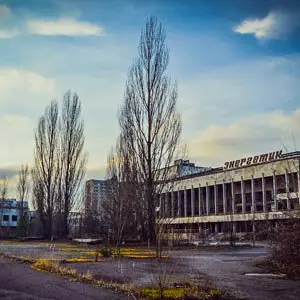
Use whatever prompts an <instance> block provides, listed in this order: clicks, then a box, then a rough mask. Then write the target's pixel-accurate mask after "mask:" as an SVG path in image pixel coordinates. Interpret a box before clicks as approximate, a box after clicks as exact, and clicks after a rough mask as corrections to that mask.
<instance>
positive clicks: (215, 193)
mask: <svg viewBox="0 0 300 300" xmlns="http://www.w3.org/2000/svg"><path fill="white" fill-rule="evenodd" d="M217 196H218V186H217V182H216V181H215V187H214V200H215V215H217V214H218V207H217Z"/></svg>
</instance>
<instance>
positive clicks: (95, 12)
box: [0, 0, 300, 196]
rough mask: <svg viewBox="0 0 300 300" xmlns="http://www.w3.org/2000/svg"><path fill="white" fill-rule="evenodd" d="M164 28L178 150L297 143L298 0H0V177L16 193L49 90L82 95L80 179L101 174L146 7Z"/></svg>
mask: <svg viewBox="0 0 300 300" xmlns="http://www.w3.org/2000/svg"><path fill="white" fill-rule="evenodd" d="M151 15H153V16H156V17H158V19H159V20H160V21H161V22H162V23H163V25H164V27H165V28H166V31H167V44H168V47H169V49H170V64H169V67H168V70H167V73H168V75H170V76H171V78H172V79H173V80H176V81H177V83H178V92H179V95H178V111H179V112H181V114H182V118H183V134H182V139H183V142H184V143H186V144H187V147H188V154H187V158H188V159H190V160H191V161H193V162H196V163H197V164H198V165H200V166H207V167H214V166H216V167H218V166H222V165H223V163H224V162H225V161H228V160H232V159H238V158H241V157H245V156H247V155H255V154H259V153H264V152H272V151H276V150H279V149H286V151H294V150H295V148H298V146H299V145H300V144H299V143H300V139H299V137H300V2H299V1H297V0H296V1H292V0H285V1H283V0H282V1H279V0H268V1H267V0H243V1H239V0H227V1H226V0H219V1H217V0H211V1H205V0H203V1H201V0H198V1H196V0H195V1H193V0H186V1H177V0H162V1H159V0H157V1H156V0H153V1H150V0H143V1H138V0H128V1H126V0H122V1H121V0H120V1H118V0H110V1H109V0H98V1H96V0H43V1H40V0H0V141H1V147H0V178H1V177H8V179H9V186H10V195H11V196H15V195H14V194H15V183H16V172H17V170H18V168H19V166H20V165H21V164H23V163H28V164H29V165H30V164H32V161H33V149H34V144H33V142H34V132H35V129H36V126H37V122H38V119H39V117H40V116H41V115H42V114H43V113H44V109H45V107H46V105H48V104H49V102H50V101H51V100H52V99H56V100H57V101H59V102H60V101H61V99H62V96H63V94H64V93H65V92H66V91H68V90H71V91H72V92H76V93H77V94H78V95H79V97H80V99H81V102H82V106H83V112H82V114H83V118H84V123H85V141H86V143H85V150H86V151H87V152H88V157H89V160H88V165H87V175H86V178H95V179H101V178H104V177H105V165H106V157H107V154H108V153H109V151H110V149H111V147H112V146H114V144H115V140H116V137H117V135H118V132H119V131H118V130H119V129H118V121H117V112H118V109H119V107H120V105H121V104H122V102H123V95H124V87H125V81H126V77H127V73H128V70H129V68H130V65H131V64H132V62H133V60H134V58H135V57H136V56H137V46H138V41H139V38H140V32H141V29H142V28H143V26H144V24H145V20H146V19H147V17H149V16H151ZM298 135H299V136H298Z"/></svg>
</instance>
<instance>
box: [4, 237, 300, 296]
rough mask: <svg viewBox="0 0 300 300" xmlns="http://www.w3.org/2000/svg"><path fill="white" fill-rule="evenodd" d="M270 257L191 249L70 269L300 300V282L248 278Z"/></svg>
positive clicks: (50, 253) (32, 251) (34, 248)
mask: <svg viewBox="0 0 300 300" xmlns="http://www.w3.org/2000/svg"><path fill="white" fill-rule="evenodd" d="M0 251H2V252H5V253H13V254H14V255H18V256H27V257H39V256H40V257H48V258H60V259H64V258H66V257H70V256H72V257H75V256H76V255H75V253H70V252H62V251H56V250H53V249H52V250H51V249H50V247H49V246H45V245H38V244H36V245H32V244H31V245H29V244H28V245H26V244H20V245H19V244H14V245H13V244H12V245H8V244H7V245H5V244H1V242H0ZM77 255H78V253H77ZM266 255H267V253H266V248H264V247H256V248H251V247H248V248H237V249H234V250H232V249H223V250H221V251H209V252H207V251H203V250H202V251H199V250H197V249H193V250H192V249H190V250H180V251H173V252H171V253H170V254H169V258H168V259H166V260H164V261H163V263H158V262H156V261H155V260H152V259H128V258H124V259H121V260H119V259H114V258H108V259H104V261H102V262H100V263H94V262H89V263H84V262H81V263H70V264H66V265H67V266H69V267H72V268H76V269H78V270H79V271H81V272H83V273H85V272H88V271H89V272H90V273H92V274H93V276H94V277H95V278H96V279H105V280H108V281H114V282H119V283H130V284H134V285H137V286H147V285H153V284H156V281H157V279H158V278H159V277H161V278H165V279H166V280H170V282H173V283H179V282H191V281H194V282H196V283H202V282H211V283H212V284H213V285H214V286H217V287H219V288H221V289H222V290H226V291H228V292H229V293H230V294H232V295H235V296H237V297H239V298H242V299H257V300H269V299H272V300H282V299H285V300H298V299H300V282H299V281H293V280H287V279H278V278H276V279H274V278H268V277H261V276H260V277H255V276H246V275H245V273H263V270H261V269H259V268H257V267H253V262H254V261H255V260H257V259H262V258H264V257H265V256H266ZM165 275H166V276H165Z"/></svg>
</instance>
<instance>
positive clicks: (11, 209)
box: [0, 199, 29, 237]
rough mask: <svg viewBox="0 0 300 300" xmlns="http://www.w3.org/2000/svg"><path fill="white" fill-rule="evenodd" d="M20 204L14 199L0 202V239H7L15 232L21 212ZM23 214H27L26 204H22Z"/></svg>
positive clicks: (25, 202)
mask: <svg viewBox="0 0 300 300" xmlns="http://www.w3.org/2000/svg"><path fill="white" fill-rule="evenodd" d="M20 204H21V202H20V201H17V200H16V199H6V200H0V237H8V236H9V235H10V234H13V232H14V231H15V229H16V227H17V225H18V221H19V218H20V212H21V206H20ZM23 205H24V206H23V207H24V213H27V214H28V213H29V208H28V202H27V201H24V202H23Z"/></svg>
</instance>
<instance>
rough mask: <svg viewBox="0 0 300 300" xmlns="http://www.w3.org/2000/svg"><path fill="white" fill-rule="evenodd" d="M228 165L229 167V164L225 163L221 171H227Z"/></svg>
mask: <svg viewBox="0 0 300 300" xmlns="http://www.w3.org/2000/svg"><path fill="white" fill-rule="evenodd" d="M228 165H229V162H226V163H225V164H224V167H223V169H224V170H227V169H228Z"/></svg>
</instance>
